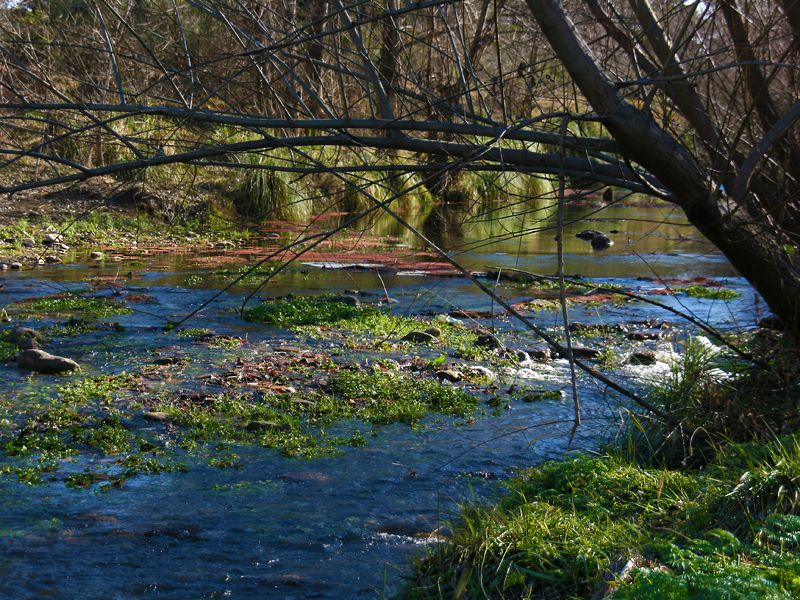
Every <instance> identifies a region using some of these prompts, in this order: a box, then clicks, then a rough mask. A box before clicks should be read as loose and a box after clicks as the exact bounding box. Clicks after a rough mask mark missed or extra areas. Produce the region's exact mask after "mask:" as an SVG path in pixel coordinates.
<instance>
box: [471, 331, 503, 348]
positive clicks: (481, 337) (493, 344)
mask: <svg viewBox="0 0 800 600" xmlns="http://www.w3.org/2000/svg"><path fill="white" fill-rule="evenodd" d="M475 345H476V346H480V347H481V348H491V349H494V348H502V347H503V344H502V343H501V342H500V340H498V339H497V338H496V337H495V336H493V335H492V334H491V333H480V334H478V338H477V339H476V340H475Z"/></svg>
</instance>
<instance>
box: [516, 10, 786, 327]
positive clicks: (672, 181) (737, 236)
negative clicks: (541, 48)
mask: <svg viewBox="0 0 800 600" xmlns="http://www.w3.org/2000/svg"><path fill="white" fill-rule="evenodd" d="M527 4H528V6H529V8H530V10H531V12H532V13H533V15H534V17H535V19H536V20H537V22H538V23H539V25H540V27H541V29H542V31H543V33H544V34H545V36H546V37H547V39H548V41H549V43H550V45H551V47H552V48H553V50H554V52H555V54H556V55H557V57H558V58H559V60H560V61H561V62H562V63H563V65H564V67H565V68H566V69H567V71H568V72H569V73H570V75H571V77H572V79H573V81H574V82H575V83H576V84H577V85H578V87H579V88H580V89H581V91H582V92H583V94H584V96H585V97H586V99H587V100H588V101H589V103H590V104H591V105H592V107H593V109H594V110H595V111H596V112H597V113H598V114H599V115H601V116H602V117H605V119H606V121H605V122H606V126H607V129H608V131H609V132H610V133H611V135H612V136H613V137H614V138H615V139H616V140H617V142H618V143H619V146H620V149H621V150H622V153H623V154H624V155H625V156H627V157H628V158H629V159H630V160H632V161H635V162H636V163H638V164H639V165H641V166H642V167H644V168H646V169H647V170H649V171H650V172H651V173H652V174H653V175H655V176H656V177H658V179H659V180H660V181H661V183H662V184H663V185H664V186H665V187H666V188H667V189H669V190H670V192H672V194H673V197H674V199H675V203H676V204H678V205H679V206H680V207H681V208H683V210H684V212H685V213H686V215H687V217H688V219H689V221H690V222H691V223H692V224H693V225H694V226H695V227H697V228H698V229H699V230H700V231H701V232H702V233H703V234H704V235H705V236H706V237H707V238H708V239H709V241H711V242H712V243H713V244H714V245H716V246H717V248H719V250H720V251H721V252H723V253H724V254H725V256H726V257H727V258H728V260H730V262H731V264H732V265H733V266H734V267H735V268H736V269H737V270H738V271H739V272H740V273H741V275H742V276H743V277H745V278H746V279H747V280H748V281H749V282H750V283H751V284H752V285H753V287H754V288H755V289H756V290H757V291H758V292H759V293H760V294H761V296H762V297H763V298H764V300H765V301H766V302H767V304H768V305H769V307H770V308H771V309H772V311H773V312H774V313H775V314H776V315H778V316H779V317H781V319H783V321H784V323H785V324H786V326H787V330H789V331H791V332H793V334H794V335H795V337H797V336H798V334H800V272H799V271H798V268H797V264H796V261H795V259H794V257H793V256H792V255H791V253H787V252H786V251H785V249H784V247H783V244H784V240H786V239H787V233H788V234H789V235H791V233H792V232H782V231H775V230H771V227H770V224H769V223H770V222H769V221H768V220H767V219H765V218H764V215H762V214H754V213H753V211H752V210H751V209H750V208H749V207H750V206H752V205H756V204H757V203H755V202H743V203H742V205H731V201H730V200H729V199H728V198H727V197H724V194H721V193H720V192H719V191H718V183H720V182H716V181H714V180H713V179H712V176H711V173H712V172H713V171H712V170H710V169H707V168H706V167H704V166H703V165H702V164H701V163H700V162H699V160H698V159H697V158H695V157H694V156H693V155H692V154H691V153H690V152H689V151H688V150H687V149H686V148H685V147H684V146H683V145H681V144H680V143H679V142H678V141H677V140H676V139H675V138H673V137H672V136H671V135H670V134H669V133H667V132H666V131H665V130H663V129H662V128H661V127H659V125H658V124H657V123H656V122H655V120H654V119H653V118H652V117H651V116H650V115H649V114H647V113H645V112H643V111H641V110H639V109H637V108H635V107H634V106H633V105H632V104H630V103H629V102H627V101H626V100H625V99H624V98H623V97H622V95H621V94H620V92H619V90H618V89H617V87H616V86H615V85H614V84H613V83H612V82H611V81H610V79H609V78H608V77H607V76H606V74H605V72H604V71H603V69H602V68H601V66H600V64H599V63H598V61H597V60H596V59H595V57H594V55H593V53H592V51H591V49H590V48H589V47H588V45H587V44H586V43H585V42H584V40H583V39H582V38H581V36H580V34H579V33H578V31H577V30H576V28H575V26H574V24H573V23H572V21H571V20H570V19H569V17H568V16H567V15H566V13H565V12H564V10H563V9H562V7H561V5H560V3H559V2H558V1H557V0H527ZM734 175H735V174H734ZM795 187H796V186H795ZM728 189H730V182H729V183H728ZM796 191H798V192H800V190H796ZM778 193H780V192H778ZM764 200H765V199H762V200H761V204H766V205H770V204H775V205H779V204H781V203H788V202H789V201H790V200H791V199H790V198H788V197H777V198H772V199H771V200H770V201H769V202H765V201H764ZM796 200H797V198H795V199H794V201H796ZM734 209H735V210H734ZM795 233H796V232H795Z"/></svg>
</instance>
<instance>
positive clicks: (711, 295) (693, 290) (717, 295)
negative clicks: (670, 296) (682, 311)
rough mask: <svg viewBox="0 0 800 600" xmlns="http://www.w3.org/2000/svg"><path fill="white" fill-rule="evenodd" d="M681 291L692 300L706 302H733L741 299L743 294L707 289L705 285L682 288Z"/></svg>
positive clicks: (720, 288) (726, 289)
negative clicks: (700, 299) (697, 299)
mask: <svg viewBox="0 0 800 600" xmlns="http://www.w3.org/2000/svg"><path fill="white" fill-rule="evenodd" d="M680 291H682V292H683V293H685V294H686V295H687V296H690V297H692V298H702V299H704V300H733V299H734V298H739V297H740V296H741V295H742V293H741V292H737V291H736V290H732V289H730V288H724V287H707V286H704V285H690V286H688V287H685V288H680Z"/></svg>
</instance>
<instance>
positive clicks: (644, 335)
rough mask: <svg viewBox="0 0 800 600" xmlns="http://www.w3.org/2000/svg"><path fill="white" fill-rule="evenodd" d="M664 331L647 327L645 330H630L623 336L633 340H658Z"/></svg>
mask: <svg viewBox="0 0 800 600" xmlns="http://www.w3.org/2000/svg"><path fill="white" fill-rule="evenodd" d="M663 335H664V333H663V332H662V331H661V330H660V329H647V330H645V331H630V332H628V333H626V334H625V337H626V338H627V339H629V340H632V341H634V342H644V341H646V340H660V339H661V338H662V337H663Z"/></svg>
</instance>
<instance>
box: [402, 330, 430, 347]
mask: <svg viewBox="0 0 800 600" xmlns="http://www.w3.org/2000/svg"><path fill="white" fill-rule="evenodd" d="M401 339H402V341H404V342H413V343H415V344H429V343H430V342H432V341H433V340H434V339H435V338H434V337H433V336H432V335H431V334H430V333H425V332H424V331H409V332H408V333H407V334H405V335H404V336H403V337H402V338H401Z"/></svg>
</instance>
